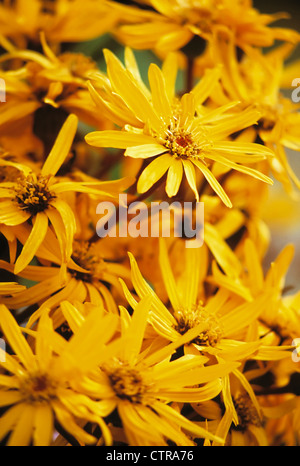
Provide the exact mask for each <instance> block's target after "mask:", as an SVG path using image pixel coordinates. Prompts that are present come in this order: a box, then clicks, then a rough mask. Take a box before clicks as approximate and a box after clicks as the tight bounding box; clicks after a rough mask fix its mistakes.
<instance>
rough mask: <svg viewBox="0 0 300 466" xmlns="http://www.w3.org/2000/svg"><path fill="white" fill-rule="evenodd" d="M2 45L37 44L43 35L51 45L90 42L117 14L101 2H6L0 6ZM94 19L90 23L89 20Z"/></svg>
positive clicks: (31, 0) (24, 45)
mask: <svg viewBox="0 0 300 466" xmlns="http://www.w3.org/2000/svg"><path fill="white" fill-rule="evenodd" d="M0 17H1V19H0V28H1V34H2V36H3V37H4V39H3V37H2V41H4V45H7V42H6V41H5V38H6V39H9V40H11V41H12V42H13V44H15V45H16V46H17V47H19V48H23V47H26V45H27V42H28V41H29V40H31V41H33V42H37V43H39V34H40V31H44V32H45V34H46V36H47V38H48V39H49V40H50V42H51V43H52V44H58V43H60V42H78V41H84V40H89V39H93V38H95V37H98V36H99V35H101V34H104V33H105V32H108V31H109V30H110V28H111V27H112V26H113V25H114V24H115V22H116V20H117V15H116V12H115V11H113V10H112V8H110V7H109V6H107V5H106V2H105V1H103V0H100V1H99V0H88V1H87V2H86V3H85V7H84V8H82V2H81V0H55V1H54V2H52V1H50V2H49V1H47V0H42V1H41V0H26V1H24V0H17V1H14V0H8V1H7V0H6V1H5V2H4V3H3V2H2V3H1V5H0ZM91 17H93V22H92V23H91V21H90V18H91Z"/></svg>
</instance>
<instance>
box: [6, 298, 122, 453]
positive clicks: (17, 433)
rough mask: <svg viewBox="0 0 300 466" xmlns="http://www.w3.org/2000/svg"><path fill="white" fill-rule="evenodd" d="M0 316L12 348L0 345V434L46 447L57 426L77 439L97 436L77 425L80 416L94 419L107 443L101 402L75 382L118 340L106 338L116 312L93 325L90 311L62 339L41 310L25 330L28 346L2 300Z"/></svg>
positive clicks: (10, 443) (10, 440)
mask: <svg viewBox="0 0 300 466" xmlns="http://www.w3.org/2000/svg"><path fill="white" fill-rule="evenodd" d="M0 316H1V330H2V332H3V334H4V337H5V339H6V341H7V343H8V344H9V345H10V347H11V349H12V352H13V355H11V354H8V353H4V352H3V350H1V349H0V354H1V358H0V360H1V361H2V362H0V367H1V368H2V369H3V371H5V372H3V373H1V374H0V395H1V396H0V406H1V408H6V410H5V412H4V414H3V415H2V417H1V420H0V439H1V440H2V439H4V438H5V437H6V436H7V435H8V434H9V437H8V439H7V445H8V446H27V445H30V444H31V443H32V444H33V445H35V446H48V445H50V443H51V441H52V439H53V435H54V434H55V427H54V425H57V426H58V429H59V430H60V428H62V429H63V430H65V431H66V432H67V433H69V434H70V435H71V436H72V437H74V438H75V439H76V440H77V441H78V442H80V443H81V444H82V443H83V444H88V445H89V444H93V443H95V442H96V440H97V439H96V438H95V437H93V436H92V435H90V434H88V433H87V432H86V431H85V430H84V429H83V428H82V427H81V426H80V421H81V422H82V421H84V423H88V422H93V423H96V424H98V425H99V426H100V428H101V429H102V432H103V436H104V439H105V441H106V442H107V443H108V444H109V443H111V435H110V433H109V431H108V429H107V427H106V425H105V423H104V421H103V420H102V417H104V416H105V415H106V414H107V410H106V407H105V406H104V405H103V403H102V402H101V401H98V400H95V399H92V398H91V397H89V396H88V394H86V393H85V392H84V389H83V387H81V390H80V391H78V389H77V388H76V386H77V385H78V384H80V381H82V380H84V379H85V378H86V377H87V375H88V374H89V372H90V371H92V370H93V369H94V368H95V367H97V364H98V363H101V360H102V356H103V354H105V355H107V356H108V355H109V354H110V355H113V354H114V353H115V351H116V349H117V346H118V344H117V343H116V342H113V343H109V341H110V340H111V337H112V335H113V334H114V333H115V331H116V328H117V325H118V319H117V317H116V316H114V315H112V314H110V315H106V316H102V318H101V325H99V312H94V313H93V312H91V313H90V314H89V316H88V317H87V318H86V320H85V322H84V323H83V325H82V328H81V332H79V333H78V334H77V335H75V336H74V337H72V338H71V339H70V340H69V341H66V340H64V339H63V338H62V337H60V336H59V335H58V334H57V333H56V332H54V330H53V326H52V322H51V319H49V317H48V316H47V315H44V316H43V317H42V319H41V321H40V324H39V326H38V329H37V331H36V332H34V331H32V332H31V333H30V336H31V337H33V340H34V344H33V347H32V346H31V345H29V343H28V340H27V339H26V338H25V337H24V335H23V334H22V329H21V328H20V327H19V326H18V325H17V323H16V321H15V320H14V318H13V316H12V314H11V313H10V311H9V310H8V309H7V308H6V307H5V306H4V305H2V304H1V305H0ZM95 322H98V323H97V325H96V327H95ZM92 329H93V330H92ZM27 333H28V332H27ZM90 344H92V346H90ZM101 355H102V356H101ZM87 357H88V360H89V362H88V360H87V359H86V358H87Z"/></svg>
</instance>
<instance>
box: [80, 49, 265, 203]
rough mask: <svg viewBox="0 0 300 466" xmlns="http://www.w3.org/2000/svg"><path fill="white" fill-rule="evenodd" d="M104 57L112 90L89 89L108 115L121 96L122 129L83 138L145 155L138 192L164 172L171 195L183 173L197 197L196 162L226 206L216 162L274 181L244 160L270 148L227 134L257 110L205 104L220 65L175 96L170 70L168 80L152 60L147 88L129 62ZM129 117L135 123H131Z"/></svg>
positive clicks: (139, 156) (253, 160)
mask: <svg viewBox="0 0 300 466" xmlns="http://www.w3.org/2000/svg"><path fill="white" fill-rule="evenodd" d="M128 54H129V52H128ZM130 57H131V59H132V56H130ZM106 60H107V67H108V77H109V79H110V83H111V90H109V89H108V93H110V92H113V93H114V95H113V96H112V95H109V96H108V100H107V101H106V100H104V99H103V98H101V97H100V96H99V95H98V96H97V93H96V91H95V89H94V90H93V89H92V95H93V96H94V98H95V100H96V102H98V104H99V105H101V107H103V108H105V109H106V111H109V112H110V114H111V117H112V118H113V115H112V113H111V110H112V105H111V103H110V100H112V99H113V100H115V98H116V95H118V96H119V97H118V100H119V101H120V105H122V108H121V107H120V117H121V119H123V125H124V129H123V131H100V132H98V131H97V132H93V133H90V134H88V135H87V136H86V141H87V142H88V144H90V145H93V146H95V147H115V148H118V149H126V150H125V154H124V155H125V156H129V157H133V158H135V159H143V160H144V161H145V164H146V166H145V168H144V170H143V171H142V173H141V175H140V177H139V180H138V184H137V189H138V191H139V192H141V193H145V192H147V191H148V190H149V189H150V188H151V187H152V186H153V185H154V184H155V183H156V182H158V181H159V180H161V179H162V178H163V176H164V175H165V174H167V178H166V193H167V195H168V196H169V197H172V196H175V195H176V194H177V193H178V190H179V187H180V184H181V182H182V179H183V175H184V174H185V177H186V179H187V182H188V184H189V186H190V188H191V189H192V191H193V192H194V195H195V197H196V199H197V200H199V194H198V188H197V181H196V180H197V179H196V172H195V167H196V168H197V169H198V170H199V171H200V173H201V175H202V176H203V178H204V180H205V181H206V182H208V183H209V185H210V186H211V187H212V189H213V191H215V193H217V194H218V196H219V197H220V198H221V199H222V201H223V202H224V203H225V204H226V206H228V207H231V206H232V204H231V202H230V200H229V198H228V196H227V194H226V193H225V191H224V189H223V188H222V186H221V184H220V183H219V181H218V180H217V178H216V177H215V176H214V170H213V166H214V164H221V165H223V166H224V167H226V168H230V169H233V170H237V171H240V172H242V173H246V174H248V175H251V176H253V177H256V178H258V179H260V180H262V181H264V182H267V183H272V181H271V180H270V179H269V178H268V177H267V176H266V175H264V174H263V173H260V172H258V171H257V170H255V169H254V168H252V167H248V166H246V165H245V164H249V163H250V164H251V163H256V162H257V161H260V160H264V159H265V158H266V157H270V156H272V155H273V153H272V151H270V150H269V149H267V148H264V147H262V146H260V145H258V144H253V143H252V144H251V143H250V144H249V143H237V142H236V141H232V140H230V136H231V135H232V134H233V133H235V132H237V131H239V130H242V129H244V128H246V127H248V126H251V125H253V124H256V122H257V120H258V118H259V113H258V112H257V111H256V110H254V109H253V108H247V109H246V110H244V111H243V112H241V113H240V114H239V116H238V118H237V116H236V115H235V114H233V113H227V111H228V110H229V108H230V107H232V105H230V106H229V107H228V106H225V107H220V108H218V109H216V110H210V109H208V108H206V107H205V106H204V101H205V100H206V98H207V97H208V96H209V94H210V92H211V91H212V90H213V88H214V87H215V85H216V84H217V82H218V79H219V76H220V75H219V73H220V69H219V68H217V69H215V70H213V71H212V72H210V73H209V74H208V75H207V76H206V77H205V78H203V80H202V81H200V82H199V83H198V84H197V85H196V86H195V87H194V89H193V90H192V91H191V92H190V93H186V94H184V95H183V96H182V97H181V98H180V99H178V98H176V97H175V95H174V94H173V92H172V89H171V91H170V89H168V87H167V81H168V80H170V76H167V80H166V79H165V74H164V73H163V72H162V71H161V70H160V69H159V68H158V67H157V66H156V65H154V64H152V65H150V67H149V73H148V76H149V81H150V88H151V93H150V94H149V91H145V90H144V87H143V86H141V84H140V80H139V79H138V78H136V79H135V76H136V73H134V74H133V73H132V72H131V71H133V68H132V66H131V68H130V69H126V68H124V67H123V65H122V64H121V63H120V62H119V60H118V59H117V58H116V57H115V56H114V55H113V54H112V53H111V52H109V51H106ZM124 104H125V108H124ZM114 107H116V104H114ZM121 112H122V113H121ZM124 112H125V113H124ZM127 115H128V121H127V122H126V116H127ZM120 117H119V118H118V121H116V123H117V124H119V121H120ZM133 118H134V119H135V121H136V123H135V124H134V125H132V124H130V125H129V121H132V119H133ZM151 158H153V159H154V160H152V161H151V162H150V163H149V162H148V159H151Z"/></svg>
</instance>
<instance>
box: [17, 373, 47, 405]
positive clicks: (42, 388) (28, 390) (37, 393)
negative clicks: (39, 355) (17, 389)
mask: <svg viewBox="0 0 300 466" xmlns="http://www.w3.org/2000/svg"><path fill="white" fill-rule="evenodd" d="M21 392H22V393H23V394H24V396H25V397H26V398H27V400H28V401H29V402H32V403H34V402H43V401H49V400H51V399H53V398H55V397H56V383H55V382H54V381H53V380H52V379H50V378H49V376H48V375H47V374H36V375H33V376H32V377H28V378H26V379H25V380H23V382H22V383H21Z"/></svg>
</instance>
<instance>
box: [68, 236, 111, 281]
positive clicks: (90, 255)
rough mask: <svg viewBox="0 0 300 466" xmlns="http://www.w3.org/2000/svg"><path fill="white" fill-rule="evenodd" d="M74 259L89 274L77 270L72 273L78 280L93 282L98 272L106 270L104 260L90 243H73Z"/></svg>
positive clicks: (78, 241)
mask: <svg viewBox="0 0 300 466" xmlns="http://www.w3.org/2000/svg"><path fill="white" fill-rule="evenodd" d="M72 259H73V260H74V261H75V262H76V264H78V265H79V266H80V267H82V268H83V269H85V270H87V273H84V272H80V271H76V270H72V271H70V272H71V273H72V274H73V275H74V276H75V278H76V279H78V280H82V281H85V282H91V281H92V279H93V277H94V276H95V275H97V271H98V272H101V271H103V270H104V268H105V262H104V260H103V259H102V258H101V257H99V254H97V251H95V249H94V245H93V244H90V243H89V241H84V240H75V241H74V242H73V253H72Z"/></svg>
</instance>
